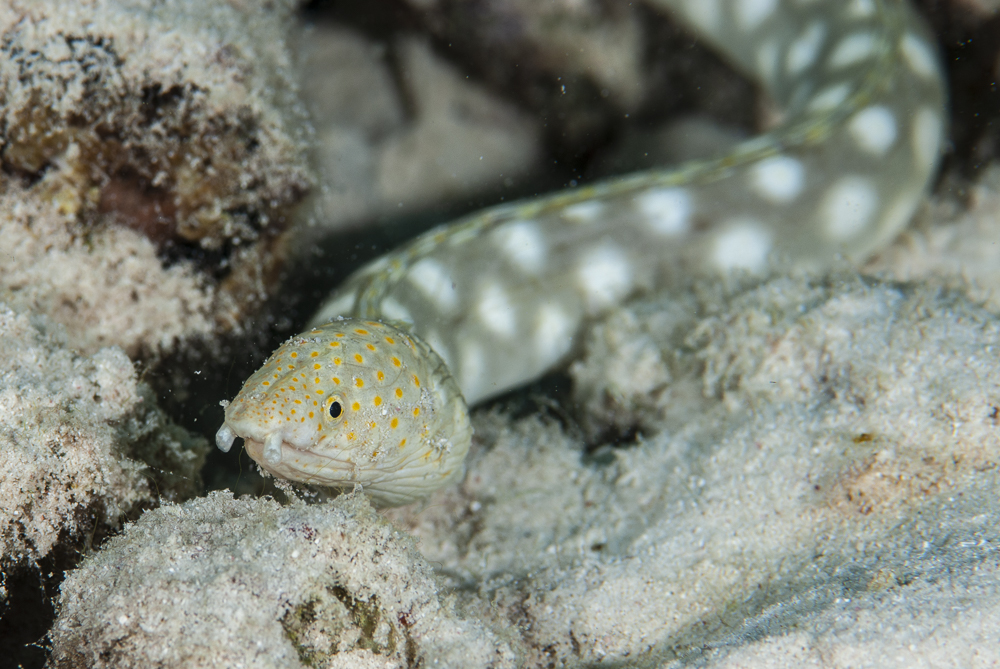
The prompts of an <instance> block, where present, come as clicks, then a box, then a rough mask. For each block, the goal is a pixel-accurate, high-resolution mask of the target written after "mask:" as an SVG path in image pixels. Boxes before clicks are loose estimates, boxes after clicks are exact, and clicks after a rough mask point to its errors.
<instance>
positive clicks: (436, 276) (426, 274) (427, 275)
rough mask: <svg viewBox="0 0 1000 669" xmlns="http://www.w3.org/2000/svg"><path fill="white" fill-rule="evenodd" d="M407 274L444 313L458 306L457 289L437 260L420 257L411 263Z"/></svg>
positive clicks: (449, 275)
mask: <svg viewBox="0 0 1000 669" xmlns="http://www.w3.org/2000/svg"><path fill="white" fill-rule="evenodd" d="M407 276H408V277H409V279H410V282H411V283H412V284H413V285H414V286H416V287H417V289H418V290H419V291H420V292H421V293H423V294H424V297H426V298H427V299H428V300H430V301H431V302H433V303H434V305H435V306H437V308H438V309H440V310H441V311H442V312H444V313H451V312H453V311H455V309H457V308H458V291H457V290H456V289H455V281H454V280H453V279H452V278H451V274H449V273H448V270H447V269H445V267H444V265H442V264H441V263H440V262H438V261H437V260H433V259H431V258H421V259H420V260H418V261H417V262H415V263H413V266H412V267H410V270H409V272H408V273H407Z"/></svg>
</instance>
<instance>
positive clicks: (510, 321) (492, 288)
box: [476, 282, 517, 337]
mask: <svg viewBox="0 0 1000 669" xmlns="http://www.w3.org/2000/svg"><path fill="white" fill-rule="evenodd" d="M476 312H477V313H478V314H479V319H480V320H481V321H482V322H483V325H485V326H486V327H487V328H488V329H490V330H492V331H493V332H495V333H496V334H498V335H502V336H504V337H512V336H514V331H515V329H516V328H517V315H516V314H515V313H514V307H513V305H511V302H510V299H509V298H508V297H507V291H505V290H504V289H503V287H502V286H500V284H499V283H496V282H489V283H487V284H485V285H484V286H483V287H482V289H481V290H480V293H479V304H478V305H476Z"/></svg>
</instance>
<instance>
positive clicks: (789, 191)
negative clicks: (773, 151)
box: [750, 156, 805, 204]
mask: <svg viewBox="0 0 1000 669" xmlns="http://www.w3.org/2000/svg"><path fill="white" fill-rule="evenodd" d="M750 179H751V184H752V185H753V187H754V189H755V190H756V191H757V192H758V194H760V195H761V196H762V197H764V198H765V199H767V200H770V201H771V202H776V203H779V204H781V203H786V202H791V201H792V200H794V199H795V198H797V197H798V196H799V194H800V193H801V192H802V188H803V186H804V185H805V169H804V168H803V167H802V163H800V162H799V161H798V160H796V159H795V158H789V157H788V156H773V157H771V158H765V159H764V160H762V161H760V162H759V163H757V164H756V165H754V166H753V167H752V168H751V169H750Z"/></svg>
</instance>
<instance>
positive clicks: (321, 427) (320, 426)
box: [316, 423, 323, 432]
mask: <svg viewBox="0 0 1000 669" xmlns="http://www.w3.org/2000/svg"><path fill="white" fill-rule="evenodd" d="M316 431H317V432H322V431H323V423H320V424H318V425H317V426H316Z"/></svg>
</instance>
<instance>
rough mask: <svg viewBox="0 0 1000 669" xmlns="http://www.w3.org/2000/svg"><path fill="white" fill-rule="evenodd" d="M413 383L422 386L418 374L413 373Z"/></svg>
mask: <svg viewBox="0 0 1000 669" xmlns="http://www.w3.org/2000/svg"><path fill="white" fill-rule="evenodd" d="M413 385H415V386H416V387H417V388H419V387H420V377H419V376H417V375H416V374H414V375H413Z"/></svg>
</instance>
